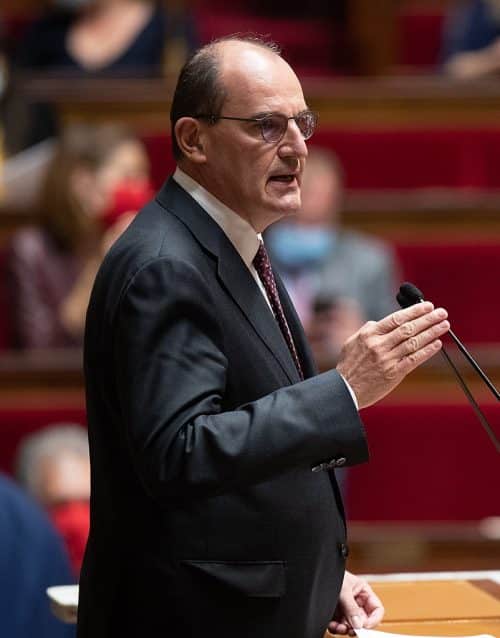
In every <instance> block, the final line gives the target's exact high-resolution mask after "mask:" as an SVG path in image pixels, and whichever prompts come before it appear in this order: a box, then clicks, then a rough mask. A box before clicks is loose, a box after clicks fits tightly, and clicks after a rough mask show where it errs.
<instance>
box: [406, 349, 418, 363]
mask: <svg viewBox="0 0 500 638" xmlns="http://www.w3.org/2000/svg"><path fill="white" fill-rule="evenodd" d="M408 361H409V362H410V363H411V364H412V365H417V363H418V357H417V354H416V353H415V352H412V353H411V354H409V355H408Z"/></svg>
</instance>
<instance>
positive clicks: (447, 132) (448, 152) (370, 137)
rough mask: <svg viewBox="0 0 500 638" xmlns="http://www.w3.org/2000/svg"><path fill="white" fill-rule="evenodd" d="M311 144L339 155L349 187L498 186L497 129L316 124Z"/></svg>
mask: <svg viewBox="0 0 500 638" xmlns="http://www.w3.org/2000/svg"><path fill="white" fill-rule="evenodd" d="M311 144H314V145H319V146H326V147H328V148H331V149H333V150H334V151H336V153H337V154H338V155H339V157H340V159H341V161H342V163H343V165H344V168H345V172H346V176H347V186H348V188H359V189H363V188H366V189H384V188H386V189H390V188H394V189H399V188H401V189H403V188H427V187H447V188H484V189H498V188H500V171H498V170H497V167H498V166H499V165H500V129H497V128H484V129H481V128H479V129H477V128H474V129H467V128H460V129H433V128H431V127H428V128H423V127H416V128H414V129H407V128H399V129H397V128H396V129H395V128H382V129H380V128H369V129H360V128H359V127H358V128H356V129H353V130H345V129H341V130H335V129H334V128H326V127H323V128H321V123H320V128H319V130H318V131H317V133H316V134H315V136H314V138H313V139H312V140H311Z"/></svg>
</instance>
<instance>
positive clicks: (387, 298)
mask: <svg viewBox="0 0 500 638" xmlns="http://www.w3.org/2000/svg"><path fill="white" fill-rule="evenodd" d="M343 182H344V177H343V170H342V167H341V165H340V162H339V160H338V158H337V157H336V156H335V155H334V154H333V153H332V152H330V151H327V150H323V149H319V148H314V147H312V148H311V149H310V151H309V156H308V159H307V164H306V169H305V172H304V176H303V180H302V208H301V211H300V212H299V214H298V215H297V216H296V217H295V218H293V219H286V220H285V221H283V222H281V223H279V224H276V225H275V226H273V227H272V228H271V229H270V230H269V232H268V233H267V235H266V244H267V246H268V248H269V252H270V254H271V256H272V258H273V261H274V263H275V265H276V267H277V269H278V271H279V272H280V274H281V276H282V277H283V279H284V282H285V285H286V286H287V289H288V291H289V293H290V296H291V297H292V300H293V302H294V304H295V307H296V308H297V312H298V314H299V316H300V318H301V320H302V322H303V324H304V327H305V330H306V333H307V335H308V337H309V340H310V342H311V346H312V348H313V351H314V354H315V357H316V360H317V362H318V363H319V364H320V365H321V362H323V363H325V364H331V363H332V361H334V360H335V359H336V358H337V356H338V353H339V350H340V347H341V345H342V344H343V343H344V341H345V340H346V338H347V337H349V336H350V335H351V334H353V333H354V332H355V331H356V330H358V328H360V327H361V325H362V324H363V323H364V322H365V321H367V320H369V319H372V320H378V319H380V318H381V317H383V316H385V315H387V314H389V313H390V312H392V311H393V310H394V309H395V307H396V306H395V301H394V294H395V285H396V274H397V266H396V263H395V260H394V256H393V254H392V251H391V249H390V247H389V246H387V245H386V244H384V243H383V242H381V241H379V240H376V239H372V238H368V237H365V236H362V235H360V234H358V233H354V232H351V231H347V230H345V229H344V228H342V225H341V217H340V213H341V209H342V202H343V196H344V195H343Z"/></svg>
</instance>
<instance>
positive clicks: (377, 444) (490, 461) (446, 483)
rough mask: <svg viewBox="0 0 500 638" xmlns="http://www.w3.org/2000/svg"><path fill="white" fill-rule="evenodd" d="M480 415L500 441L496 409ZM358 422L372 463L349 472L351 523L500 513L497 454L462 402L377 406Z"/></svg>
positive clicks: (467, 517)
mask: <svg viewBox="0 0 500 638" xmlns="http://www.w3.org/2000/svg"><path fill="white" fill-rule="evenodd" d="M450 374H451V373H450ZM464 401H465V399H464ZM484 411H485V413H486V415H487V417H488V419H489V421H490V423H491V424H492V426H496V427H495V429H496V431H497V435H498V436H500V406H499V405H498V404H495V405H489V406H485V408H484ZM363 420H364V422H365V424H366V428H367V432H368V438H369V441H370V450H371V460H370V463H368V464H365V465H360V466H357V467H353V468H350V469H349V479H348V488H347V489H348V514H349V518H351V519H354V520H364V521H375V520H395V521H396V520H397V521H404V520H420V519H421V520H430V521H431V520H435V521H438V520H457V521H458V520H462V521H466V520H477V519H480V518H483V517H485V516H492V515H496V516H498V515H500V505H499V501H498V498H496V496H495V495H496V494H497V492H498V486H499V485H500V465H499V463H498V452H496V451H495V448H494V447H493V445H492V444H491V443H490V441H489V439H488V437H487V435H486V433H485V432H484V431H483V429H482V428H481V426H480V424H479V422H478V421H477V419H476V417H475V415H474V413H473V411H472V409H471V408H470V406H469V405H468V404H467V403H464V404H447V405H429V404H411V403H405V404H402V405H390V404H384V403H381V404H379V405H377V406H374V407H371V408H368V409H367V410H364V411H363Z"/></svg>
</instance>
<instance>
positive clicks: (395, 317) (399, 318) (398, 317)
mask: <svg viewBox="0 0 500 638" xmlns="http://www.w3.org/2000/svg"><path fill="white" fill-rule="evenodd" d="M391 319H392V322H393V324H394V326H395V327H396V328H398V327H399V326H401V325H403V324H404V321H405V315H404V311H401V312H395V313H394V314H392V315H391Z"/></svg>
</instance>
